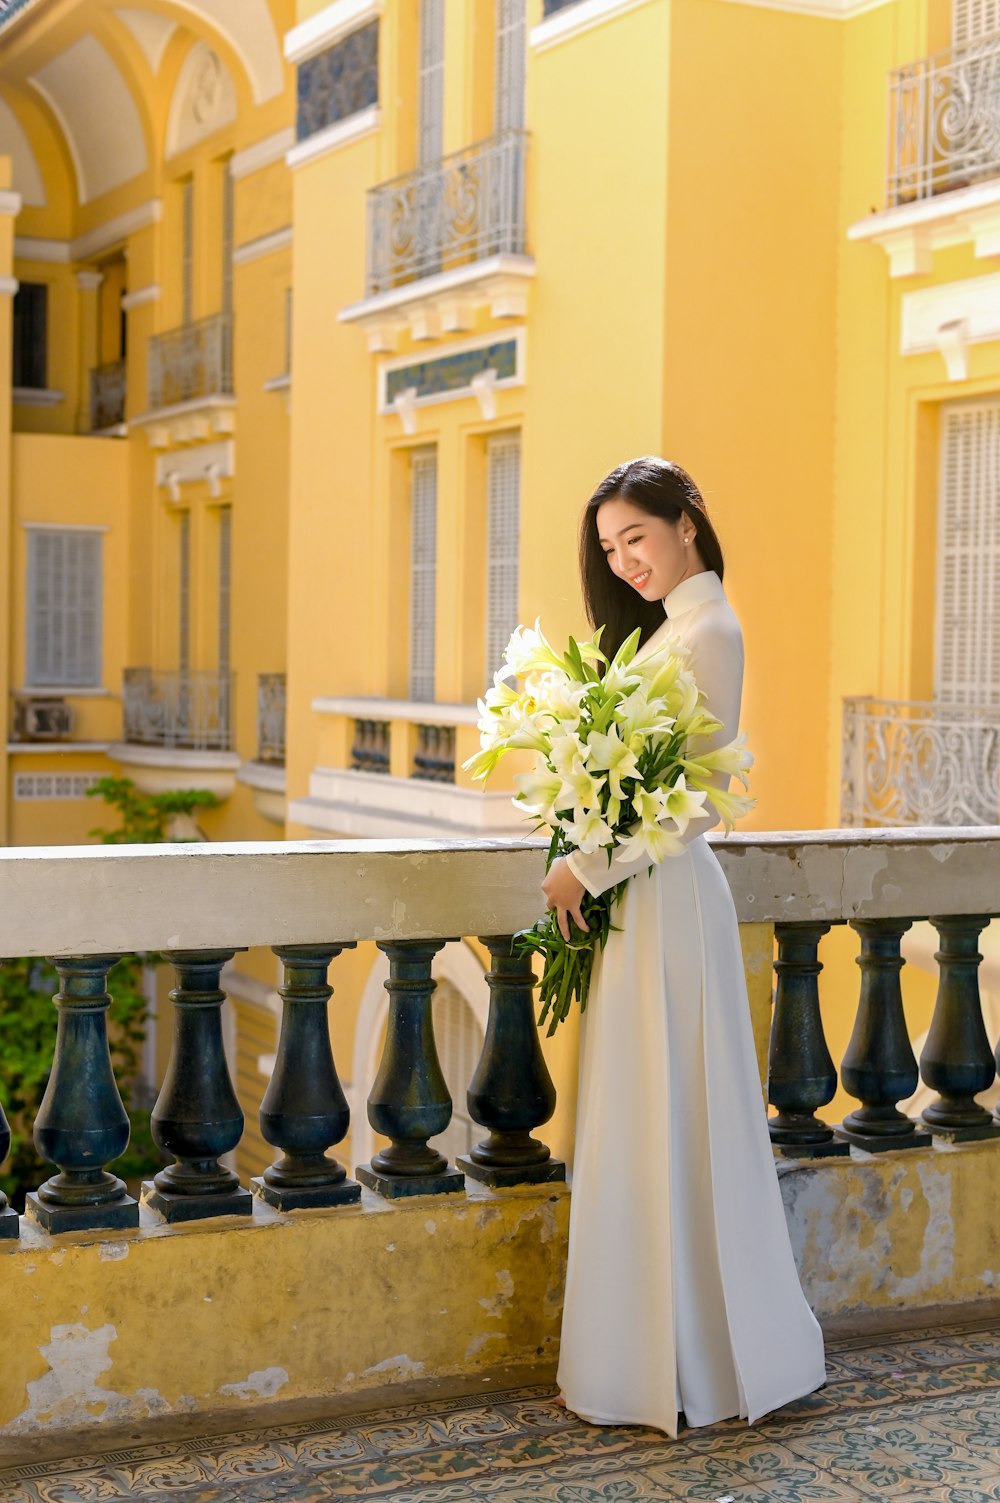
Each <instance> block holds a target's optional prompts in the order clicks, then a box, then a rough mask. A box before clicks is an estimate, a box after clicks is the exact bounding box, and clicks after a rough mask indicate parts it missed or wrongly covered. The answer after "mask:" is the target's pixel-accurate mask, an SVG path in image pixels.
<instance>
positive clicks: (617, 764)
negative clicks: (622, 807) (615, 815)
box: [589, 725, 639, 798]
mask: <svg viewBox="0 0 1000 1503" xmlns="http://www.w3.org/2000/svg"><path fill="white" fill-rule="evenodd" d="M589 741H590V765H591V766H592V767H593V768H594V769H595V771H605V770H606V771H607V774H608V786H609V788H610V789H611V792H612V793H613V794H614V796H615V798H624V797H625V795H624V793H623V791H622V785H621V780H622V778H634V777H637V776H638V773H639V764H638V763H637V761H636V757H635V752H634V751H633V750H632V748H631V747H630V746H629V745H628V744H627V743H626V742H624V741H623V740H622V738H621V737H620V736H619V734H618V728H617V726H614V725H613V726H612V727H611V729H610V730H609V731H608V733H607V735H606V736H604V735H601V733H600V731H592V732H591V734H590V738H589Z"/></svg>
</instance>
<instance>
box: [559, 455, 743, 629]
mask: <svg viewBox="0 0 1000 1503" xmlns="http://www.w3.org/2000/svg"><path fill="white" fill-rule="evenodd" d="M616 496H622V497H624V498H625V499H626V500H628V501H631V502H632V503H633V504H634V505H635V506H638V507H639V509H640V511H644V512H646V513H647V514H648V515H649V516H651V517H662V519H663V520H664V521H665V522H671V523H673V522H677V521H679V519H680V517H681V515H682V514H684V515H686V516H688V517H690V518H691V521H692V522H693V523H694V530H695V541H696V546H697V549H698V553H699V556H700V557H701V561H702V563H703V564H704V565H705V567H706V569H714V570H715V572H716V574H718V576H719V578H720V579H721V578H722V575H723V570H724V568H725V564H724V561H723V557H722V545H721V543H720V542H719V539H718V537H717V536H716V533H715V528H714V527H713V526H712V524H711V522H710V521H709V517H708V512H707V510H706V508H705V502H704V500H703V499H702V495H701V492H700V491H699V489H698V487H697V486H696V485H695V483H694V481H693V480H692V479H691V476H690V475H689V474H688V472H687V471H686V470H682V469H681V467H680V465H679V464H674V463H673V462H672V461H671V460H669V459H658V458H657V457H656V456H655V455H653V454H647V455H646V456H645V457H644V458H642V459H630V460H629V461H628V462H627V463H626V464H620V465H619V466H618V468H617V469H615V470H612V471H611V474H610V475H607V476H606V477H605V478H604V479H603V480H602V481H601V483H600V485H599V486H598V487H597V489H596V491H595V492H594V494H593V495H592V496H591V498H590V500H589V501H588V502H587V505H586V508H585V509H584V513H583V516H582V518H581V520H580V578H581V581H582V585H583V603H584V607H585V609H586V612H587V619H588V620H589V622H590V624H591V626H593V627H598V626H601V625H603V627H604V634H603V636H602V637H601V647H602V648H603V650H604V651H605V652H606V653H607V654H608V656H609V657H611V656H612V654H613V653H615V652H617V651H618V648H619V647H620V646H621V644H622V643H623V642H624V640H625V638H626V637H627V636H629V635H630V633H632V632H634V631H635V629H636V627H639V629H640V630H641V632H642V636H641V638H640V641H642V642H644V641H645V640H646V638H647V637H648V636H650V635H651V634H652V633H653V632H654V631H655V630H656V628H657V627H658V626H662V625H663V620H664V617H663V606H662V605H661V604H660V602H659V601H658V600H643V598H642V596H641V595H640V594H639V593H638V592H637V591H636V590H634V589H633V588H632V586H631V585H630V584H629V583H628V581H627V580H624V579H619V577H618V575H617V574H613V573H612V572H611V568H610V566H609V564H608V560H607V558H606V557H605V554H604V549H603V548H602V547H601V544H600V540H599V538H598V536H597V509H598V507H599V506H601V505H603V503H604V502H605V501H610V500H612V498H614V497H616Z"/></svg>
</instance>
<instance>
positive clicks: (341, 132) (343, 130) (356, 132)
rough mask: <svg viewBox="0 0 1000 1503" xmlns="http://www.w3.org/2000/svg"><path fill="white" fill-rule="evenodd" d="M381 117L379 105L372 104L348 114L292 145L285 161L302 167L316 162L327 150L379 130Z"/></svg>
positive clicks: (292, 165)
mask: <svg viewBox="0 0 1000 1503" xmlns="http://www.w3.org/2000/svg"><path fill="white" fill-rule="evenodd" d="M381 118H382V117H381V115H380V113H379V107H378V105H377V104H370V105H369V106H368V108H367V109H366V110H358V112H357V114H356V115H348V117H347V119H346V120H338V121H337V123H336V124H335V125H328V126H327V127H326V129H325V130H318V131H317V132H316V134H315V135H314V136H307V137H306V138H305V140H304V141H300V142H299V143H298V145H297V146H293V147H292V149H291V151H290V152H288V153H287V155H286V157H285V161H286V162H287V163H288V165H289V167H293V168H294V167H302V166H304V165H305V163H306V162H315V161H316V159H317V158H318V157H325V156H326V154H327V152H329V151H337V150H338V149H339V148H340V147H341V146H346V145H347V144H348V142H350V141H360V140H361V138H362V137H363V136H370V135H371V134H372V132H373V131H376V130H378V128H379V125H380V123H381Z"/></svg>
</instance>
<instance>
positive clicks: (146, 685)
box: [122, 668, 235, 751]
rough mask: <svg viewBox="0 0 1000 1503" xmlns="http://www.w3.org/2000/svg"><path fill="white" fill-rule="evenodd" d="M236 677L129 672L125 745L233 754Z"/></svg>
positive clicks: (206, 673)
mask: <svg viewBox="0 0 1000 1503" xmlns="http://www.w3.org/2000/svg"><path fill="white" fill-rule="evenodd" d="M234 684H235V675H234V674H232V673H220V672H218V671H215V670H208V671H204V672H197V673H193V672H178V671H164V670H162V669H156V668H126V669H125V675H124V684H123V695H122V699H123V704H124V714H125V728H124V730H125V740H126V741H127V742H131V743H133V744H135V745H138V746H163V747H176V748H178V749H184V750H187V751H231V750H232V744H233V689H234Z"/></svg>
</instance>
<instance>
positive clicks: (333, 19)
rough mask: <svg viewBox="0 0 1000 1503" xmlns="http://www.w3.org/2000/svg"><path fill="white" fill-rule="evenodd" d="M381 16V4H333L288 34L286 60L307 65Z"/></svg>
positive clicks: (368, 0)
mask: <svg viewBox="0 0 1000 1503" xmlns="http://www.w3.org/2000/svg"><path fill="white" fill-rule="evenodd" d="M381 14H382V0H333V4H332V5H327V6H326V7H325V8H324V9H323V10H321V11H318V12H317V14H316V15H315V16H310V17H309V19H308V20H307V21H302V22H300V24H299V25H298V26H293V27H292V29H291V31H289V32H286V33H285V57H286V58H287V59H288V61H289V62H290V63H301V62H304V61H305V60H306V58H307V57H315V55H316V53H317V52H325V51H326V49H327V48H328V47H332V46H333V45H334V43H335V42H339V41H340V40H341V39H342V38H343V37H346V36H348V35H349V34H350V33H351V32H352V31H357V30H359V28H360V27H362V26H367V25H368V22H369V21H375V20H377V19H378V17H379V16H380V15H381Z"/></svg>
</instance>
